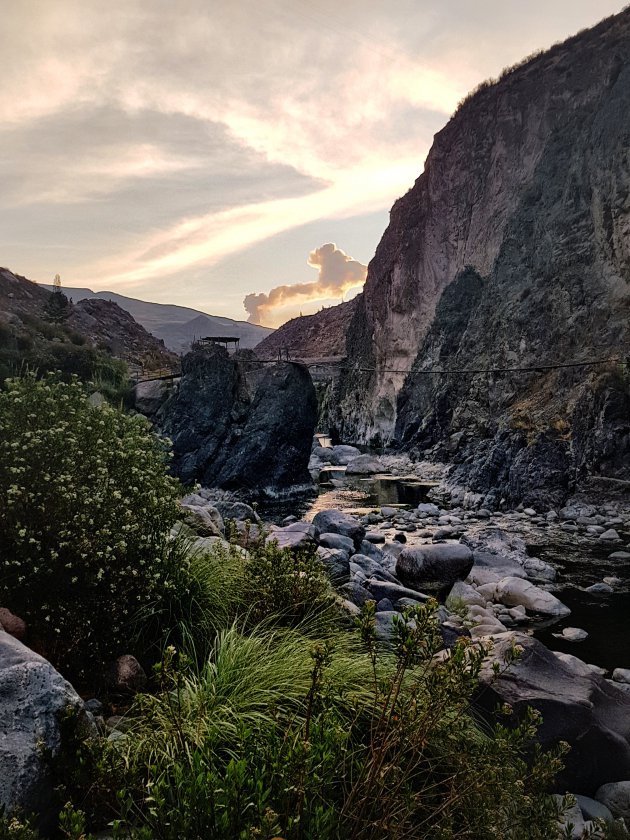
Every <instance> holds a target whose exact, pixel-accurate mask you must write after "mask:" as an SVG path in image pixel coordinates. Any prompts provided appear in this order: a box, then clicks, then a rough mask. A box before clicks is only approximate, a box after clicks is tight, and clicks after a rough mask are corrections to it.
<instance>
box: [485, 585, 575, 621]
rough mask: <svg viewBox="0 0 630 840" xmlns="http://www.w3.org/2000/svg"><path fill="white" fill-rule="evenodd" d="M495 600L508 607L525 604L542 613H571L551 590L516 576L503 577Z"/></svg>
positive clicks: (559, 614) (527, 608)
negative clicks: (548, 590) (540, 587)
mask: <svg viewBox="0 0 630 840" xmlns="http://www.w3.org/2000/svg"><path fill="white" fill-rule="evenodd" d="M494 600H495V601H498V602H499V603H501V604H505V605H506V606H507V607H518V606H523V607H525V609H526V610H527V611H528V612H534V613H540V614H541V615H549V616H558V617H559V618H560V617H562V616H565V615H570V614H571V610H570V609H569V608H568V607H567V606H565V604H563V603H562V601H559V600H558V598H556V596H555V595H552V594H551V592H547V591H546V590H544V589H539V588H538V587H537V586H534V584H533V583H530V581H528V580H523V579H522V578H516V577H506V578H502V579H501V580H500V581H499V582H498V583H497V585H496V588H495V591H494Z"/></svg>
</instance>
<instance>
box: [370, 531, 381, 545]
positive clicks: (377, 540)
mask: <svg viewBox="0 0 630 840" xmlns="http://www.w3.org/2000/svg"><path fill="white" fill-rule="evenodd" d="M365 539H366V540H367V541H368V542H371V543H374V545H382V544H383V543H384V542H385V535H384V534H380V533H378V532H374V531H368V532H367V534H366V535H365Z"/></svg>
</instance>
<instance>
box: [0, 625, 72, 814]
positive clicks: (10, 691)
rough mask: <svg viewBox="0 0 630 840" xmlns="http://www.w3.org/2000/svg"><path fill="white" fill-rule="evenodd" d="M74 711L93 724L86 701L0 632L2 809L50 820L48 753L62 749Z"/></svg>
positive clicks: (44, 663) (47, 665) (51, 784)
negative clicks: (67, 717) (65, 727)
mask: <svg viewBox="0 0 630 840" xmlns="http://www.w3.org/2000/svg"><path fill="white" fill-rule="evenodd" d="M69 712H70V713H71V712H74V713H76V715H77V721H78V722H79V723H80V724H81V725H83V726H85V727H88V726H89V722H88V718H87V715H86V713H85V711H84V707H83V701H82V700H81V698H80V697H79V695H78V694H77V693H76V691H75V690H74V689H73V688H72V686H71V685H70V683H68V682H66V680H64V678H63V677H62V676H61V674H59V673H58V672H57V671H56V670H55V669H54V668H53V666H52V665H51V664H50V663H49V662H47V661H46V660H45V659H43V658H42V657H41V656H39V655H38V654H36V653H34V652H33V651H32V650H30V649H29V648H27V647H25V646H24V645H23V644H22V643H21V642H19V641H18V640H17V639H15V638H14V637H13V636H10V635H9V634H8V633H5V632H4V631H2V630H0V810H1V809H2V808H4V809H5V810H6V811H7V812H8V813H9V814H10V813H12V812H14V811H23V812H25V813H34V814H37V815H39V816H40V818H41V819H42V821H43V822H46V820H47V818H48V817H49V816H51V815H50V814H49V809H50V808H51V805H52V798H53V787H54V784H55V780H54V779H53V778H51V774H50V769H49V765H48V763H47V760H46V758H45V756H46V755H48V756H50V757H52V758H53V759H54V758H55V757H56V756H58V755H59V753H60V751H61V750H62V749H63V748H64V744H63V738H62V729H61V720H62V718H63V716H64V715H66V714H67V713H69Z"/></svg>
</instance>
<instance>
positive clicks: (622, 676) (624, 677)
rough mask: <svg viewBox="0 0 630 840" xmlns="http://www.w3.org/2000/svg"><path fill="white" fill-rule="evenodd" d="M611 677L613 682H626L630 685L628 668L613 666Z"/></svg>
mask: <svg viewBox="0 0 630 840" xmlns="http://www.w3.org/2000/svg"><path fill="white" fill-rule="evenodd" d="M612 678H613V680H614V681H615V682H619V683H626V684H629V685H630V669H628V668H615V670H614V671H613V674H612Z"/></svg>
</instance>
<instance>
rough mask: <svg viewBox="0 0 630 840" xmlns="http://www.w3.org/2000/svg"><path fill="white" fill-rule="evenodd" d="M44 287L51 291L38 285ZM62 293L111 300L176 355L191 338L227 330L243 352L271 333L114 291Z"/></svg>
mask: <svg viewBox="0 0 630 840" xmlns="http://www.w3.org/2000/svg"><path fill="white" fill-rule="evenodd" d="M40 285H42V286H43V287H44V288H48V289H50V288H52V287H51V286H48V285H47V284H40ZM64 292H65V294H67V295H68V297H69V298H71V299H72V300H74V301H75V302H78V301H81V300H85V299H98V300H111V301H113V302H114V303H116V304H118V306H120V307H121V309H124V310H126V311H127V312H129V313H130V314H131V315H132V316H133V318H134V319H135V320H136V321H137V322H138V323H139V324H141V325H142V326H143V327H144V328H145V329H146V330H148V332H150V333H152V334H153V335H154V336H156V338H160V339H162V340H163V341H164V343H165V345H166V346H167V347H168V348H169V349H170V350H172V351H173V352H176V353H180V354H181V353H185V352H187V351H188V350H189V349H190V345H191V343H192V341H193V340H194V339H195V338H202V337H203V336H205V335H209V334H213V333H214V334H216V333H217V332H224V331H225V330H226V329H229V330H230V335H233V336H235V337H238V338H240V340H241V346H242V347H243V348H244V349H251V348H253V347H255V345H256V344H258V343H259V342H260V341H262V340H263V339H264V338H265V337H266V336H267V335H269V334H270V333H272V332H273V330H272V329H271V328H270V327H261V326H259V325H258V324H250V323H248V322H247V321H237V320H235V319H233V318H227V317H223V316H219V315H209V314H208V313H207V312H201V311H200V310H197V309H192V308H191V307H187V306H179V305H178V304H169V303H153V302H152V301H143V300H140V299H138V298H131V297H128V296H127V295H122V294H119V293H118V292H108V291H101V292H94V291H92V289H89V288H88V287H68V288H64Z"/></svg>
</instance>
